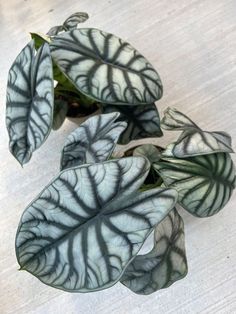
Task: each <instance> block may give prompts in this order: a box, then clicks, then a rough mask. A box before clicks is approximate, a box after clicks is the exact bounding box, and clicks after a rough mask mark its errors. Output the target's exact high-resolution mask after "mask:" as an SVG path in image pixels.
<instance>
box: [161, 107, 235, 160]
mask: <svg viewBox="0 0 236 314" xmlns="http://www.w3.org/2000/svg"><path fill="white" fill-rule="evenodd" d="M161 125H162V127H163V128H164V129H167V130H174V131H175V130H183V132H182V134H181V135H180V137H179V138H178V140H177V141H176V142H175V143H172V144H170V145H168V146H167V149H166V151H165V152H164V155H165V156H171V155H172V156H175V157H179V158H184V157H191V156H198V155H204V154H212V153H217V152H226V153H227V152H228V153H232V152H233V150H232V148H231V137H230V136H229V135H228V134H227V133H225V132H207V131H203V130H201V129H200V128H199V127H198V126H197V125H196V124H195V123H194V122H193V121H192V120H191V119H189V118H188V117H187V116H186V115H184V114H183V113H181V112H179V111H178V110H176V109H171V108H167V110H166V111H165V116H164V118H163V119H162V123H161Z"/></svg>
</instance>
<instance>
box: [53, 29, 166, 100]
mask: <svg viewBox="0 0 236 314" xmlns="http://www.w3.org/2000/svg"><path fill="white" fill-rule="evenodd" d="M50 47H51V53H52V57H53V59H54V61H55V62H56V64H57V65H58V66H59V68H60V69H61V71H62V72H63V73H65V74H66V75H67V77H68V78H69V79H70V80H71V81H72V83H73V84H74V85H75V86H76V87H77V88H78V90H79V91H80V92H82V93H84V94H86V95H88V96H89V97H91V98H93V99H95V100H97V101H100V102H102V103H109V104H130V105H139V104H149V103H152V102H154V101H155V100H158V99H159V98H161V96H162V84H161V81H160V77H159V75H158V74H157V72H156V71H155V69H154V68H153V66H152V65H151V64H150V63H149V62H148V61H147V60H146V59H145V58H144V57H143V56H142V55H141V54H139V52H137V50H135V49H134V48H133V47H132V46H131V45H130V44H128V43H126V42H124V41H123V40H121V39H120V38H118V37H116V36H115V35H112V34H109V33H105V32H103V31H100V30H98V29H93V28H83V29H82V28H81V29H75V30H73V31H70V32H66V33H62V34H60V35H58V36H56V37H54V39H53V41H52V43H51V44H50Z"/></svg>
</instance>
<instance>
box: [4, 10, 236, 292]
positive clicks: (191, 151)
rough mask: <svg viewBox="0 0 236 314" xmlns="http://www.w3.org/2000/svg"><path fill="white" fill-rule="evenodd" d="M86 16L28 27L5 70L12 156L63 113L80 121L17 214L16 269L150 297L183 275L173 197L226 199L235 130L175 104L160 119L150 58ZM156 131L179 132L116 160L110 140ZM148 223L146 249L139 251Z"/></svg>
mask: <svg viewBox="0 0 236 314" xmlns="http://www.w3.org/2000/svg"><path fill="white" fill-rule="evenodd" d="M87 18H88V15H87V13H80V12H78V13H75V14H73V15H72V16H70V17H68V18H67V19H66V20H65V22H64V23H62V24H61V25H59V26H55V27H52V28H51V29H50V30H49V31H48V32H47V34H46V35H44V34H39V33H31V37H32V39H31V41H30V42H29V43H28V44H27V45H26V46H25V48H23V50H22V51H21V52H20V54H19V55H18V57H17V58H16V60H15V61H14V63H13V65H12V67H11V69H10V71H9V78H8V86H7V109H6V125H7V129H8V133H9V139H10V141H9V148H10V151H11V153H12V154H13V155H14V156H15V158H16V159H17V160H18V161H19V162H20V164H22V165H23V164H25V163H27V162H28V161H29V160H30V159H31V157H32V154H33V152H34V151H35V150H36V149H38V148H39V147H40V146H41V145H42V144H43V143H44V141H45V140H46V138H47V136H48V135H49V133H50V131H51V129H54V130H57V129H58V128H60V127H61V125H62V124H63V122H64V120H65V119H66V117H71V116H72V117H81V116H83V117H84V118H85V120H86V121H85V122H83V123H82V124H81V125H80V126H79V127H78V128H76V129H75V130H74V131H73V132H72V133H71V134H70V135H69V136H68V138H67V139H66V140H65V145H64V147H63V149H62V153H61V164H60V165H58V168H59V169H60V170H58V172H59V173H58V174H57V175H56V176H55V178H54V179H53V180H52V181H51V182H50V183H49V184H48V185H47V186H46V187H45V188H44V189H43V191H42V192H41V193H40V194H39V195H38V196H37V197H36V198H35V199H34V200H33V201H32V202H31V203H30V205H29V206H28V207H27V208H26V210H25V211H24V213H23V215H22V217H21V220H20V223H19V227H18V230H17V234H16V255H17V259H18V262H19V264H20V267H21V269H23V270H27V271H28V272H30V273H31V274H33V275H34V276H36V277H37V278H38V279H40V280H41V281H42V282H43V283H45V284H47V285H50V286H52V287H55V288H58V289H62V290H66V291H70V292H91V291H97V290H101V289H105V288H108V287H111V286H112V285H114V284H115V283H117V282H118V281H120V282H121V283H122V284H123V285H125V286H126V287H127V288H129V289H130V290H132V291H133V292H135V293H138V294H150V293H153V292H155V291H157V290H159V289H162V288H166V287H168V286H170V285H171V284H172V283H174V282H175V281H177V280H179V279H181V278H183V277H184V276H185V275H186V274H187V269H188V267H187V259H186V253H185V243H184V222H183V220H182V218H181V217H180V215H179V213H178V207H176V206H177V204H179V205H181V206H182V207H183V208H184V209H186V210H187V211H188V212H190V213H191V214H193V215H194V216H198V217H208V216H211V215H214V214H216V213H217V212H219V211H220V210H221V209H222V208H223V207H224V206H225V205H226V203H227V202H228V201H229V199H230V197H231V194H232V192H233V189H234V188H235V169H234V165H233V162H232V159H231V157H230V153H232V152H233V150H232V147H231V138H230V136H229V135H228V134H226V133H225V132H219V131H214V132H209V131H203V130H202V129H201V128H200V127H199V126H197V125H196V124H195V123H194V122H193V121H192V120H191V119H190V118H188V117H187V116H185V115H184V114H183V113H181V112H179V111H178V110H176V109H171V108H168V109H167V110H166V111H165V113H164V117H163V119H162V121H161V122H160V118H159V113H158V110H157V107H156V105H155V101H157V100H159V99H160V98H161V96H162V83H161V80H160V77H159V75H158V73H157V72H156V70H155V69H154V67H153V66H152V65H151V64H150V63H149V62H148V61H147V60H146V59H145V57H143V56H142V55H141V54H140V53H139V52H138V51H137V50H136V49H134V48H133V47H132V46H131V45H130V44H128V43H127V42H124V41H123V40H121V39H120V38H118V37H116V36H115V35H112V34H108V33H105V32H103V31H100V30H98V29H92V28H79V29H78V28H77V27H78V24H79V23H82V22H85V21H86V20H87ZM91 113H93V116H92V117H88V116H89V115H90V114H91ZM86 118H88V119H86ZM162 129H166V130H176V131H178V130H180V131H182V133H181V135H180V137H179V138H178V139H177V140H176V141H175V142H173V143H169V144H168V145H167V147H166V148H165V147H158V146H154V145H152V144H150V143H148V140H146V141H147V143H146V144H145V145H141V146H137V147H135V148H133V149H130V150H129V151H127V152H125V154H124V156H122V157H120V158H117V157H116V156H118V155H119V154H118V155H117V154H115V153H114V151H115V150H116V151H117V150H119V146H117V145H116V144H117V143H118V144H127V143H129V142H130V141H131V140H137V139H142V138H148V137H160V136H162V135H163V132H162ZM152 232H154V245H153V248H152V250H151V251H150V252H149V253H147V254H144V255H139V254H138V253H139V250H140V249H141V247H142V245H143V243H144V242H145V240H146V239H147V237H148V236H149V235H150V234H151V233H152Z"/></svg>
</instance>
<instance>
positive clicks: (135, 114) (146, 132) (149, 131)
mask: <svg viewBox="0 0 236 314" xmlns="http://www.w3.org/2000/svg"><path fill="white" fill-rule="evenodd" d="M114 111H116V112H117V111H118V112H120V118H119V120H120V121H126V122H127V123H128V127H127V128H126V130H125V131H124V132H123V133H122V135H121V136H120V139H119V144H127V143H129V142H130V141H132V140H137V139H141V138H146V137H160V136H162V135H163V134H162V131H161V128H160V118H159V113H158V110H157V108H156V106H155V104H149V105H145V106H117V105H116V106H109V105H104V106H103V112H105V113H107V112H114Z"/></svg>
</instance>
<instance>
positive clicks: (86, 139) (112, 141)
mask: <svg viewBox="0 0 236 314" xmlns="http://www.w3.org/2000/svg"><path fill="white" fill-rule="evenodd" d="M118 117H119V113H118V112H114V113H109V114H102V115H97V116H94V117H91V118H89V119H88V120H86V121H85V122H84V123H82V124H81V125H80V127H79V128H77V129H76V130H75V131H74V132H72V133H71V134H70V135H69V136H68V138H67V140H66V142H65V145H64V148H63V151H62V158H61V169H66V168H71V167H74V166H79V165H82V164H85V163H96V162H101V161H105V160H107V159H108V158H109V157H110V155H111V154H112V152H113V150H114V148H115V145H116V143H117V141H118V138H119V136H120V134H121V133H122V132H123V131H124V129H125V128H126V126H127V124H126V123H125V122H115V120H116V119H117V118H118Z"/></svg>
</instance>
